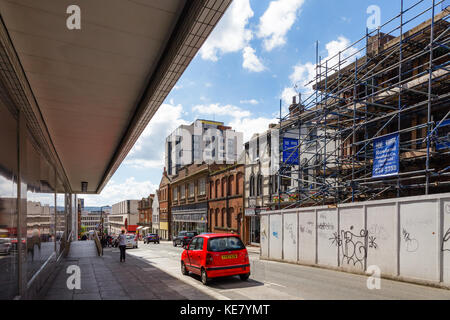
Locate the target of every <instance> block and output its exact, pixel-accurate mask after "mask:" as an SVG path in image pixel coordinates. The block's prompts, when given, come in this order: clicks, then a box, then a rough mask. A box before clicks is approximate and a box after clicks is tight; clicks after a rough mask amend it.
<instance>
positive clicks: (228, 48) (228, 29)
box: [200, 0, 253, 61]
mask: <svg viewBox="0 0 450 320" xmlns="http://www.w3.org/2000/svg"><path fill="white" fill-rule="evenodd" d="M251 17H253V10H252V8H251V7H250V0H234V1H233V2H232V4H231V5H230V7H229V8H228V10H227V11H226V12H225V14H224V16H223V17H222V19H221V20H220V21H219V23H218V25H217V26H216V27H215V29H214V30H213V32H212V33H211V34H210V36H209V37H208V39H207V40H206V42H205V43H204V44H203V46H202V48H201V49H200V55H201V57H202V59H205V60H211V61H217V60H218V55H219V54H224V53H230V52H237V51H240V50H242V49H243V48H244V47H245V46H246V45H247V43H248V42H249V41H250V40H251V38H252V32H251V30H249V29H247V28H246V27H247V24H248V21H249V19H250V18H251Z"/></svg>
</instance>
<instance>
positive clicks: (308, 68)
mask: <svg viewBox="0 0 450 320" xmlns="http://www.w3.org/2000/svg"><path fill="white" fill-rule="evenodd" d="M350 44H351V43H350V40H349V39H347V38H345V37H344V36H339V37H338V38H337V39H336V40H333V41H330V42H328V43H327V44H326V45H325V49H326V56H325V58H323V59H322V67H321V68H320V69H321V70H317V71H318V72H320V71H321V72H322V74H323V75H324V74H325V71H326V70H325V66H327V68H328V75H331V74H333V73H334V72H335V71H331V70H330V68H331V67H335V68H334V69H336V67H337V64H338V63H339V52H341V68H343V67H345V66H346V65H348V64H350V63H351V62H353V61H354V60H355V58H356V57H359V56H361V53H358V49H357V48H356V47H349V46H350ZM348 47H349V48H348ZM347 48H348V49H347ZM344 49H346V50H345V51H344ZM326 61H328V62H326ZM293 69H294V70H293V72H292V74H291V75H290V76H289V79H290V81H291V85H292V87H286V88H285V89H284V90H283V93H282V98H283V101H284V102H285V103H287V104H290V103H291V102H292V93H295V90H294V89H293V87H295V88H296V89H297V90H298V91H299V92H300V93H301V94H302V95H303V97H302V99H306V98H307V97H309V96H310V95H311V94H312V93H313V85H314V83H315V82H314V81H312V80H314V79H315V77H316V64H315V63H312V62H306V63H301V62H299V63H298V64H297V65H295V66H294V68H293Z"/></svg>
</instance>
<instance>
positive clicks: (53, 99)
mask: <svg viewBox="0 0 450 320" xmlns="http://www.w3.org/2000/svg"><path fill="white" fill-rule="evenodd" d="M230 2H231V0H202V1H186V0H170V1H151V0H138V1H110V0H96V1H87V0H85V1H78V3H77V4H78V5H79V7H80V9H81V29H80V30H69V29H68V28H67V26H66V21H67V19H68V17H69V16H70V14H67V13H66V10H67V8H68V7H69V6H70V5H71V4H73V3H72V1H69V0H39V1H35V0H17V1H9V0H0V13H1V24H0V51H2V52H1V53H2V56H3V57H7V59H4V58H2V61H0V62H2V63H3V65H4V66H6V67H4V68H3V70H2V79H7V81H4V82H5V84H4V85H5V87H6V90H7V91H8V92H9V96H10V97H12V98H11V99H12V102H13V104H14V105H15V106H16V108H17V109H18V110H19V112H20V113H22V114H23V116H24V118H25V119H26V121H27V124H28V129H29V130H30V132H31V134H32V136H33V137H35V139H36V140H37V145H38V146H39V148H40V149H41V150H42V152H43V153H44V154H45V155H46V156H47V157H48V158H49V159H50V160H51V162H52V163H54V164H55V166H56V170H57V172H58V176H59V177H60V178H61V180H62V181H61V182H62V184H63V185H64V186H65V188H64V190H65V191H69V192H73V193H100V192H101V191H102V189H103V188H104V186H105V185H106V183H107V182H108V181H109V180H110V178H111V176H112V175H113V174H114V172H115V171H116V170H117V168H118V167H119V165H120V164H121V163H122V161H123V160H124V159H125V157H126V156H127V154H128V153H129V151H130V150H131V148H132V147H133V145H134V144H135V142H136V140H137V139H138V137H139V136H140V134H141V133H142V131H143V130H144V129H145V127H146V126H147V124H148V123H149V121H150V120H151V119H152V117H153V115H154V114H155V112H156V111H157V110H158V108H159V107H160V105H161V104H162V103H163V101H164V99H165V98H166V97H167V95H168V94H169V92H170V91H171V90H172V88H173V87H174V85H175V84H176V82H177V81H178V79H179V78H180V76H181V75H182V73H183V72H184V70H185V69H186V67H187V66H188V65H189V63H190V62H191V61H192V59H193V58H194V56H195V55H196V53H197V52H198V50H199V48H200V47H201V45H202V44H203V43H204V42H205V40H206V39H207V37H208V35H209V34H210V33H211V31H212V30H213V28H214V27H215V26H216V24H217V23H218V21H219V19H220V18H221V17H222V15H223V14H224V12H225V10H226V9H227V7H228V6H229V4H230ZM82 182H87V183H88V184H87V190H86V191H82V187H81V185H82ZM61 191H62V190H61Z"/></svg>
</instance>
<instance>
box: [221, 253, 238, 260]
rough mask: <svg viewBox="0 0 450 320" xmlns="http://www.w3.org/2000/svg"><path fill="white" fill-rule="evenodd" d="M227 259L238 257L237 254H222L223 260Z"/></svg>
mask: <svg viewBox="0 0 450 320" xmlns="http://www.w3.org/2000/svg"><path fill="white" fill-rule="evenodd" d="M226 259H237V254H226V255H223V256H222V260H226Z"/></svg>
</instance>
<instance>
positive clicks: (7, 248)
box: [0, 238, 11, 254]
mask: <svg viewBox="0 0 450 320" xmlns="http://www.w3.org/2000/svg"><path fill="white" fill-rule="evenodd" d="M10 252H11V239H10V238H0V254H10Z"/></svg>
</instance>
